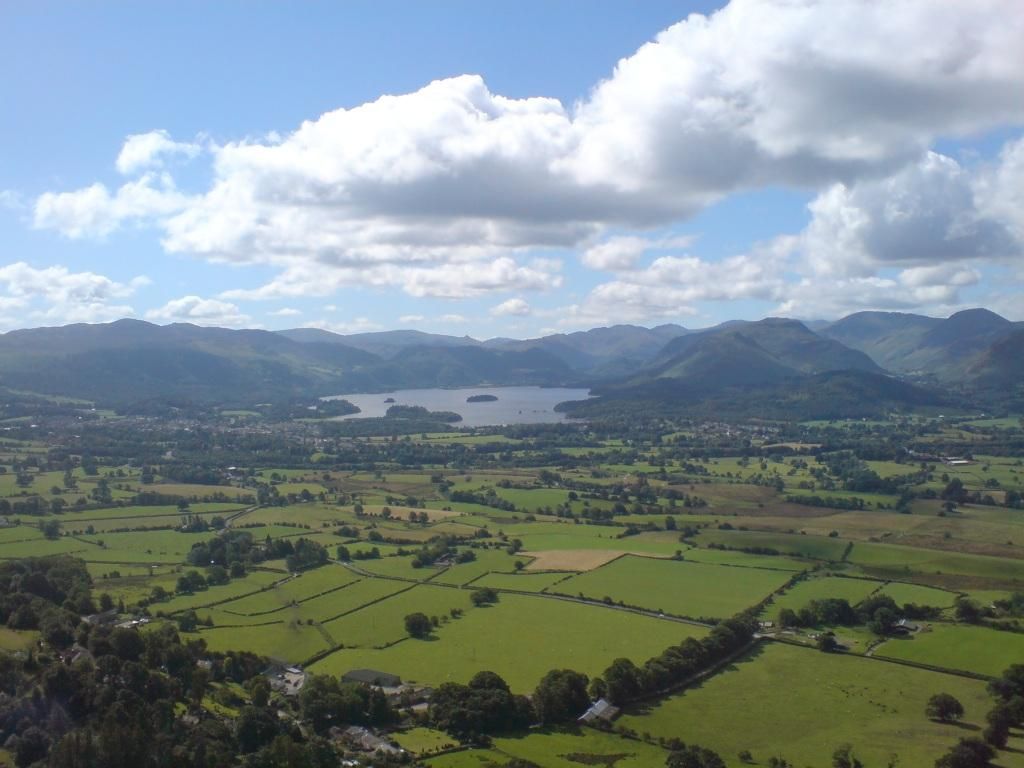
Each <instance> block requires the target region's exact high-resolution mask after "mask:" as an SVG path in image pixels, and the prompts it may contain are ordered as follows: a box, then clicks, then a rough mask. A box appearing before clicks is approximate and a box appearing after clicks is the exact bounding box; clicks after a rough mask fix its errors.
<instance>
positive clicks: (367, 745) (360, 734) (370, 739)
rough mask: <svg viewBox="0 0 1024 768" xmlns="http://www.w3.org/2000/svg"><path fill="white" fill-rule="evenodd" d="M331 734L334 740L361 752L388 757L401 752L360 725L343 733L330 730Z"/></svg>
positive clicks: (337, 730) (338, 730)
mask: <svg viewBox="0 0 1024 768" xmlns="http://www.w3.org/2000/svg"><path fill="white" fill-rule="evenodd" d="M331 734H332V735H333V736H335V737H336V738H340V739H341V740H342V741H344V742H345V743H346V744H348V745H349V746H350V747H352V748H354V749H360V750H362V751H363V752H383V753H385V754H389V755H397V754H401V752H402V751H403V750H402V749H401V748H399V747H396V746H395V745H394V744H392V743H391V742H389V741H388V740H387V739H385V738H383V737H381V736H378V735H377V734H376V733H374V732H373V731H371V730H370V729H369V728H364V727H362V726H361V725H353V726H351V727H349V728H346V729H345V730H343V731H342V730H340V729H334V728H332V729H331Z"/></svg>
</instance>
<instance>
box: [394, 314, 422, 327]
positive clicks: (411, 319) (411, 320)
mask: <svg viewBox="0 0 1024 768" xmlns="http://www.w3.org/2000/svg"><path fill="white" fill-rule="evenodd" d="M426 319H427V318H425V317H424V316H423V315H402V316H401V317H400V318H398V322H400V323H401V324H402V325H415V324H417V323H422V322H423V321H424V320H426Z"/></svg>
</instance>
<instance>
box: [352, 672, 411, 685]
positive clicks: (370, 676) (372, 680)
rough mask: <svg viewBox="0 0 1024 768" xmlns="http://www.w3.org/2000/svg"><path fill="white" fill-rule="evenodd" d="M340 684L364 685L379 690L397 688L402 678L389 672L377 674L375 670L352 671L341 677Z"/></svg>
mask: <svg viewBox="0 0 1024 768" xmlns="http://www.w3.org/2000/svg"><path fill="white" fill-rule="evenodd" d="M341 682H343V683H365V684H366V685H376V686H379V687H381V688H397V687H398V686H400V685H401V684H402V678H400V677H399V676H398V675H392V674H390V673H389V672H379V671H377V670H376V669H353V670H350V671H348V672H346V673H345V674H344V675H342V676H341Z"/></svg>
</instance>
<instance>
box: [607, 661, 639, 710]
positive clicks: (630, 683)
mask: <svg viewBox="0 0 1024 768" xmlns="http://www.w3.org/2000/svg"><path fill="white" fill-rule="evenodd" d="M602 677H603V678H604V683H605V696H606V697H607V698H608V699H609V700H610V701H611V702H612V703H613V704H625V703H626V702H627V701H629V700H630V699H631V698H633V697H634V696H636V695H637V694H638V693H639V692H640V690H641V688H642V681H641V673H640V670H639V669H638V668H637V666H636V664H634V663H633V662H632V661H630V660H629V659H616V660H615V661H613V662H612V663H611V666H610V667H608V669H606V670H605V671H604V674H603V675H602Z"/></svg>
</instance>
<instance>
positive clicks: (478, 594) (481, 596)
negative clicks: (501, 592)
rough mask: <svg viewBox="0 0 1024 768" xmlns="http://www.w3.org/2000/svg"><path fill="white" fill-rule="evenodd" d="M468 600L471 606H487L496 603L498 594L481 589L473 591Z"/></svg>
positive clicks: (488, 588) (495, 591) (486, 588)
mask: <svg viewBox="0 0 1024 768" xmlns="http://www.w3.org/2000/svg"><path fill="white" fill-rule="evenodd" d="M469 599H470V600H471V601H472V602H473V605H475V606H478V607H479V606H481V605H489V604H490V603H496V602H498V592H497V590H494V589H491V588H490V587H484V588H483V589H476V590H473V594H471V595H470V596H469Z"/></svg>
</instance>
